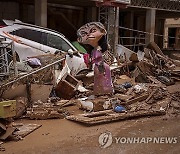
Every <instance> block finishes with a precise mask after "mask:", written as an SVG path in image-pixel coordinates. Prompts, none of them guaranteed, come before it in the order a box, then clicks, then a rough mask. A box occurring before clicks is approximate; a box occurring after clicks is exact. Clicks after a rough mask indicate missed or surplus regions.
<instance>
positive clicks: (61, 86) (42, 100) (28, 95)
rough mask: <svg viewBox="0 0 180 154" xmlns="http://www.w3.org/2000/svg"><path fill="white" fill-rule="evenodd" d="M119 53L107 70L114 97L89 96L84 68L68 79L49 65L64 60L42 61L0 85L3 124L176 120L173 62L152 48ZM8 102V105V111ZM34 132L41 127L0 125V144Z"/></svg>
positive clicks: (89, 75)
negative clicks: (10, 121) (11, 121)
mask: <svg viewBox="0 0 180 154" xmlns="http://www.w3.org/2000/svg"><path fill="white" fill-rule="evenodd" d="M118 48H119V49H120V48H121V49H122V50H121V52H119V53H118V56H119V61H117V62H116V63H115V64H113V65H112V66H111V67H110V68H111V74H112V82H113V87H114V90H115V91H114V93H113V94H104V95H100V96H96V95H93V85H94V73H93V72H92V71H90V70H88V69H87V70H82V71H80V72H79V73H78V74H72V73H71V71H70V70H69V68H68V67H67V65H64V67H63V68H61V69H62V72H60V74H58V75H57V74H56V73H57V72H56V71H55V69H54V65H55V64H57V63H59V62H62V61H63V60H62V59H63V58H62V57H63V56H62V57H61V58H62V59H59V60H58V62H57V59H56V58H55V59H53V60H52V61H51V64H49V63H48V58H47V57H41V62H42V66H38V67H37V68H35V69H33V70H32V71H29V72H27V74H23V75H21V76H18V77H13V80H11V81H5V82H3V83H2V84H1V101H2V102H6V106H7V107H5V108H6V110H4V111H6V112H7V113H8V114H4V113H3V112H0V115H3V116H2V118H4V119H6V118H9V117H10V118H14V119H18V118H29V119H32V120H33V119H35V120H46V119H64V118H66V119H68V120H73V121H77V122H80V123H83V124H87V125H94V124H103V123H107V122H113V121H121V120H127V119H133V118H141V117H150V116H163V115H165V114H166V116H172V115H173V116H178V115H179V113H180V112H179V109H180V103H179V102H180V98H179V96H180V93H179V89H177V88H176V84H175V83H178V82H179V81H180V79H179V77H180V70H179V68H178V67H176V63H177V62H174V60H172V59H170V58H168V57H166V56H165V55H164V54H163V53H162V51H161V50H160V49H159V47H158V46H157V45H156V44H155V43H150V45H149V46H147V47H146V48H144V51H139V52H138V53H134V52H132V51H131V50H129V49H126V48H125V47H122V46H118ZM62 66H63V65H62ZM62 66H61V67H62ZM47 68H48V69H47ZM55 72H56V73H55ZM173 84H174V85H173ZM170 86H171V87H172V89H173V90H172V89H170V88H169V87H170ZM7 102H13V103H12V105H13V106H14V107H13V110H12V112H11V109H10V107H8V103H7ZM14 103H15V104H14ZM0 104H1V103H0ZM10 106H11V105H10ZM0 107H1V106H0ZM76 110H78V111H76ZM0 111H1V108H0ZM39 127H41V125H37V124H19V125H18V124H14V125H12V124H8V125H6V124H4V123H1V122H0V130H1V132H0V139H2V140H3V139H4V140H6V139H7V138H9V137H10V136H14V137H16V138H18V139H22V138H23V137H25V136H26V135H27V134H29V133H30V132H32V131H34V130H36V129H37V128H39ZM2 150H3V148H2Z"/></svg>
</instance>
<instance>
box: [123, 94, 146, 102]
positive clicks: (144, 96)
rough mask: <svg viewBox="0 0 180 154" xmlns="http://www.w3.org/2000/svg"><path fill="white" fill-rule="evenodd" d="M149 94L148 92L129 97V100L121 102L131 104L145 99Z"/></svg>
mask: <svg viewBox="0 0 180 154" xmlns="http://www.w3.org/2000/svg"><path fill="white" fill-rule="evenodd" d="M148 96H149V94H144V95H142V96H139V97H136V98H134V99H131V100H128V101H127V102H125V103H124V102H123V103H122V105H130V104H133V103H136V102H141V101H143V100H145V99H147V98H148Z"/></svg>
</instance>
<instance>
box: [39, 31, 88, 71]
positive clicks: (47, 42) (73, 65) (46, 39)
mask: <svg viewBox="0 0 180 154" xmlns="http://www.w3.org/2000/svg"><path fill="white" fill-rule="evenodd" d="M42 38H43V44H44V49H43V50H47V49H49V50H50V48H54V49H56V50H60V51H62V52H68V50H69V49H72V50H73V51H76V49H75V48H74V47H73V45H72V44H71V43H70V42H69V41H68V40H67V39H66V38H65V37H63V36H61V35H55V34H53V33H46V32H44V33H43V35H42ZM66 62H67V65H68V67H69V68H70V70H71V73H72V74H76V73H78V72H79V71H80V70H83V69H86V68H87V67H86V65H85V63H84V59H83V55H82V54H79V55H78V56H77V55H74V56H73V57H72V58H71V57H70V56H69V55H67V56H66Z"/></svg>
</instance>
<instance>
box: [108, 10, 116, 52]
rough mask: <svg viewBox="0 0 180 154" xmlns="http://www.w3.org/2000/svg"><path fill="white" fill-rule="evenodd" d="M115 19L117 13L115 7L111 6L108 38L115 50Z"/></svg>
mask: <svg viewBox="0 0 180 154" xmlns="http://www.w3.org/2000/svg"><path fill="white" fill-rule="evenodd" d="M115 21H116V14H115V8H114V7H109V8H108V22H107V27H106V29H107V40H108V43H109V44H110V46H111V48H112V50H113V52H114V49H115V46H114V42H115V35H114V33H115Z"/></svg>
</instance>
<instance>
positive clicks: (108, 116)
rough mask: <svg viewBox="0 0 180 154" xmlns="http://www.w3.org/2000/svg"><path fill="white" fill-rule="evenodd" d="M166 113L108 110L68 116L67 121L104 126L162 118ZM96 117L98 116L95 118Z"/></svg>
mask: <svg viewBox="0 0 180 154" xmlns="http://www.w3.org/2000/svg"><path fill="white" fill-rule="evenodd" d="M165 114H166V112H165V111H159V110H158V111H139V112H127V113H113V112H112V110H111V111H110V110H107V111H103V112H101V111H100V112H97V113H89V114H79V115H76V116H75V115H71V116H67V117H66V119H68V120H72V121H76V122H80V123H83V124H87V125H95V124H102V123H107V122H113V121H120V120H126V119H132V118H138V117H147V116H160V115H165ZM95 115H96V116H95Z"/></svg>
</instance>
